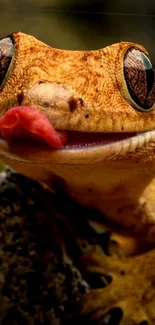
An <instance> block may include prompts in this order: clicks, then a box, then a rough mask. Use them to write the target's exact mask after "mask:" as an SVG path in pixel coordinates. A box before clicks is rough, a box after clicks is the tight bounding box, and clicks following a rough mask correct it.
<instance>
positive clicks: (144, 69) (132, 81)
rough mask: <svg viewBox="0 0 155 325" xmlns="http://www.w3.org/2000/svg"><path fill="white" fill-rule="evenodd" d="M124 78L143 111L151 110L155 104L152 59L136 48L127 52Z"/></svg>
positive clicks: (154, 77) (135, 101)
mask: <svg viewBox="0 0 155 325" xmlns="http://www.w3.org/2000/svg"><path fill="white" fill-rule="evenodd" d="M124 76H125V80H126V85H127V88H128V91H129V94H130V96H131V98H132V100H133V102H134V103H135V104H136V105H133V106H134V107H135V108H137V105H138V107H139V109H141V110H143V111H147V110H150V108H151V107H152V106H153V105H154V102H155V75H154V68H153V66H152V63H151V61H150V59H149V58H148V57H147V55H146V54H145V53H143V52H142V51H141V50H139V49H138V48H135V47H131V48H129V49H128V50H127V52H126V54H125V57H124Z"/></svg>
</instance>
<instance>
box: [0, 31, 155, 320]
mask: <svg viewBox="0 0 155 325" xmlns="http://www.w3.org/2000/svg"><path fill="white" fill-rule="evenodd" d="M0 130H1V138H0V158H1V159H2V160H3V161H4V162H5V163H6V164H8V165H9V166H11V167H12V168H14V169H16V170H18V171H19V172H20V173H23V174H24V175H26V176H29V177H32V178H35V179H37V180H39V181H43V182H45V183H46V184H48V186H51V187H52V188H54V186H56V187H55V190H57V186H58V188H59V187H60V188H61V189H62V190H63V191H65V193H67V195H68V196H70V197H71V198H72V199H73V200H75V201H77V202H78V203H80V204H81V205H84V206H88V207H92V208H95V209H96V210H97V211H99V212H100V217H101V219H102V216H103V223H104V218H105V217H106V222H107V223H108V222H109V223H110V227H114V228H115V227H116V229H119V228H120V229H122V231H125V232H127V233H129V234H130V235H131V236H134V237H135V238H137V237H140V238H142V237H145V238H147V240H148V241H152V242H154V229H155V203H154V192H155V178H154V170H155V159H154V149H155V73H154V66H153V63H152V61H151V58H150V56H149V54H148V52H147V51H146V49H145V48H144V47H143V46H141V45H138V44H135V43H132V42H120V43H116V44H113V45H110V46H107V47H105V48H103V49H99V50H92V51H84V50H83V51H71V50H63V49H55V48H52V47H50V46H49V45H46V44H44V43H42V42H41V41H39V40H37V39H36V38H35V37H33V36H31V35H26V34H24V33H20V32H16V33H12V34H11V35H9V36H7V37H5V38H3V39H2V40H0ZM55 184H56V185H55ZM122 246H123V245H122ZM153 252H154V251H152V252H151V253H150V255H147V261H148V262H147V266H146V272H145V274H146V273H147V272H148V268H149V266H148V265H151V266H150V269H152V270H153V266H152V265H153V264H152V263H153V257H152V256H153ZM92 256H93V257H92ZM104 260H105V267H107V269H108V268H109V266H107V265H108V262H107V261H106V258H105V259H104ZM86 261H87V262H88V264H87V267H88V269H90V270H91V272H94V269H97V270H99V271H100V272H101V273H102V272H103V271H102V264H104V263H103V261H102V259H101V261H100V259H99V257H98V255H96V254H95V255H91V256H89V257H88V258H86ZM136 261H137V268H136V270H138V271H137V273H138V274H140V273H139V272H140V267H141V265H142V262H141V257H139V256H138V257H136ZM91 263H92V267H91ZM94 265H95V266H94ZM125 265H126V268H127V269H128V268H129V270H130V271H129V273H130V272H131V270H133V262H132V263H131V260H130V259H129V260H128V262H127V263H126V264H125ZM117 268H118V264H117V262H116V265H115V262H114V273H115V272H116V273H117ZM92 270H93V271H92ZM99 271H98V272H99ZM150 272H151V271H150ZM135 273H136V271H135ZM151 274H152V273H151ZM153 274H154V272H153ZM150 276H151V275H150ZM152 276H153V275H152ZM129 278H130V276H129ZM133 278H134V276H133ZM136 279H137V278H136ZM120 281H122V280H120ZM136 281H137V280H136ZM141 281H143V279H141ZM148 281H149V280H148ZM121 283H122V282H121ZM127 283H128V282H127V280H126V281H125V282H124V287H123V288H124V289H123V290H124V292H126V291H127V290H128V291H130V290H131V292H132V290H133V286H132V281H130V284H131V288H129V287H130V286H128V285H127ZM151 283H152V282H151ZM125 285H126V286H125ZM137 285H138V289H137V292H138V294H140V295H141V294H143V292H142V290H141V291H138V290H139V288H140V286H139V282H138V284H137ZM147 285H148V282H147V284H146V286H147ZM117 289H118V287H117ZM143 289H144V291H146V289H147V290H148V291H149V289H148V288H146V287H145V288H144V286H143ZM102 290H103V289H99V291H96V290H95V291H92V292H93V293H88V295H89V296H90V295H91V296H90V300H89V299H87V298H86V300H84V301H85V304H84V306H85V307H84V313H86V312H87V311H88V310H89V311H90V310H91V309H92V310H95V308H96V309H98V308H101V305H102V304H106V303H105V301H104V299H102ZM107 290H109V289H108V288H107ZM116 291H117V290H115V292H114V294H115V293H116ZM139 292H140V293H139ZM151 292H152V291H151ZM123 294H124V293H123ZM138 294H137V295H138ZM97 295H98V296H99V299H98V300H97V301H96V302H95V303H93V304H92V301H93V302H94V301H95V300H96V297H97ZM111 295H112V294H111ZM116 297H120V299H123V298H122V296H121V294H120V293H119V290H118V296H117V295H116ZM84 299H85V298H84ZM109 299H110V295H109ZM137 299H140V298H139V296H138V298H137ZM147 299H148V300H149V299H152V298H149V297H148V298H147ZM101 314H102V312H101ZM97 315H100V312H98V314H97ZM122 324H125V323H122Z"/></svg>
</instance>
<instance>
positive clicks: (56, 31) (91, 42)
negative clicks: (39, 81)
mask: <svg viewBox="0 0 155 325" xmlns="http://www.w3.org/2000/svg"><path fill="white" fill-rule="evenodd" d="M154 26H155V2H154V0H147V1H146V0H145V1H144V0H137V1H135V0H124V1H123V0H118V1H114V0H78V1H76V0H0V36H1V37H3V36H4V35H5V34H9V33H11V32H12V31H23V32H25V33H29V34H33V35H34V36H36V37H38V38H39V39H41V40H42V41H44V42H46V43H48V44H50V45H52V46H54V47H59V48H68V49H95V48H100V47H104V46H106V45H109V44H111V43H114V42H119V41H121V40H123V41H124V40H127V41H134V42H137V43H141V44H143V45H144V46H145V47H146V48H147V49H148V50H149V52H150V54H151V55H152V56H153V57H154V60H155V47H154V38H155V30H154Z"/></svg>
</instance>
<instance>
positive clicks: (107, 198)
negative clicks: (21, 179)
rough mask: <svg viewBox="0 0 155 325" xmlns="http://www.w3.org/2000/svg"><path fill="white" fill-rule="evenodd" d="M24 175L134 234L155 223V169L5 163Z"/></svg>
mask: <svg viewBox="0 0 155 325" xmlns="http://www.w3.org/2000/svg"><path fill="white" fill-rule="evenodd" d="M5 162H6V163H8V164H9V165H11V167H12V168H14V169H16V170H18V171H19V172H20V173H22V174H24V175H26V176H29V177H31V178H35V179H37V180H41V181H44V182H46V183H47V184H48V185H49V186H51V187H54V188H55V190H57V189H61V190H63V191H65V193H67V194H68V195H69V196H70V197H71V198H73V199H74V200H75V201H77V202H79V203H80V204H82V205H84V206H89V207H93V208H96V209H97V210H99V211H100V212H101V213H102V214H103V215H104V216H106V217H107V218H108V219H109V220H112V221H114V222H116V223H118V224H121V225H123V226H125V227H128V228H129V229H131V228H132V232H134V231H135V233H137V232H143V231H144V232H146V229H147V226H148V228H149V227H150V225H152V224H154V223H155V200H154V195H155V178H154V172H155V165H154V163H153V162H150V163H148V162H147V163H138V165H137V163H136V162H129V161H128V160H125V161H117V160H116V161H103V162H102V163H97V164H94V165H92V164H88V165H76V164H75V165H65V164H64V165H60V164H53V165H52V164H51V165H46V164H44V165H38V164H37V165H36V164H27V163H23V162H22V163H21V162H16V163H15V162H12V163H10V161H5Z"/></svg>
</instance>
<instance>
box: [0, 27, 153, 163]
mask: <svg viewBox="0 0 155 325" xmlns="http://www.w3.org/2000/svg"><path fill="white" fill-rule="evenodd" d="M0 115H1V117H0V130H1V140H0V149H1V156H2V157H3V156H7V157H8V156H9V157H10V158H12V159H23V160H24V161H33V162H37V161H39V162H42V163H55V162H57V163H68V164H72V163H73V164H74V163H81V164H85V163H95V162H99V161H102V160H104V159H115V157H117V156H118V155H119V157H120V156H121V157H126V158H129V156H131V158H134V157H135V152H136V159H137V151H138V152H141V149H143V147H144V146H147V148H148V150H150V152H151V153H152V157H153V150H154V146H152V144H153V143H154V140H155V74H154V67H153V64H152V62H151V59H150V57H149V55H148V53H147V51H146V50H145V49H144V48H143V47H142V46H140V45H137V44H134V43H129V42H121V43H118V44H114V45H111V46H108V47H106V48H104V49H101V50H97V51H64V50H57V49H54V48H51V47H49V46H48V45H46V44H44V43H42V42H40V41H39V40H37V39H36V38H34V37H32V36H29V35H26V34H23V33H13V34H12V35H10V36H8V37H6V38H3V39H2V40H1V41H0ZM139 157H141V155H139ZM143 157H144V155H143ZM149 157H150V156H149ZM145 159H147V157H145Z"/></svg>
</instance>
